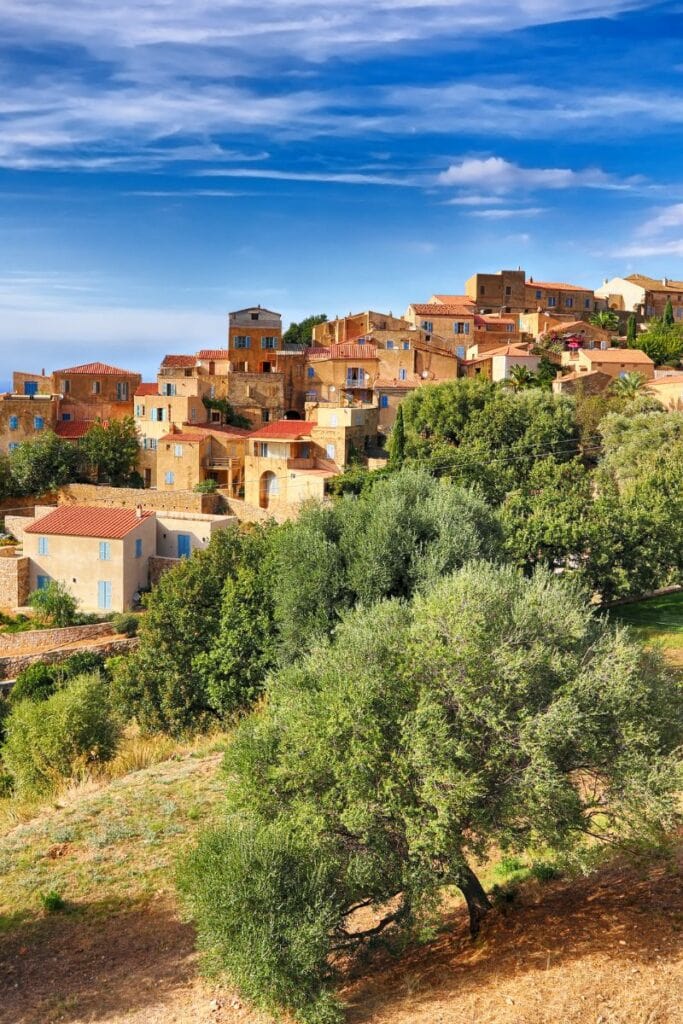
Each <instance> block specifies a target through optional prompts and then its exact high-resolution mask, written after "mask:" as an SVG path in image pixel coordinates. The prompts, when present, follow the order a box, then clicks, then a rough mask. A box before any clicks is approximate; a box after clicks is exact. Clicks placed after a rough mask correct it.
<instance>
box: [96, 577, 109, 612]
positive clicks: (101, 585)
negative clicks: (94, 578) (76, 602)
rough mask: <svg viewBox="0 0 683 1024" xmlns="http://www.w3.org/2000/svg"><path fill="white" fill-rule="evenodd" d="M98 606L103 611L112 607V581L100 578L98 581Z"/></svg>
mask: <svg viewBox="0 0 683 1024" xmlns="http://www.w3.org/2000/svg"><path fill="white" fill-rule="evenodd" d="M97 607H98V608H100V609H101V610H102V611H105V612H106V611H107V610H108V609H109V608H111V582H110V581H109V580H99V581H98V583H97Z"/></svg>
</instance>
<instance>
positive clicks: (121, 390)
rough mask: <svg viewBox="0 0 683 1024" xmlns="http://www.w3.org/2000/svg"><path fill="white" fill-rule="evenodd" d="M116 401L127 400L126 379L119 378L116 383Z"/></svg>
mask: <svg viewBox="0 0 683 1024" xmlns="http://www.w3.org/2000/svg"><path fill="white" fill-rule="evenodd" d="M116 401H117V402H127V401H128V381H125V380H120V381H119V382H118V384H117V385H116Z"/></svg>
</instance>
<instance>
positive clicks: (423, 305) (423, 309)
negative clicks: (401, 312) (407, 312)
mask: <svg viewBox="0 0 683 1024" xmlns="http://www.w3.org/2000/svg"><path fill="white" fill-rule="evenodd" d="M410 308H411V309H412V310H414V312H415V313H418V314H419V315H420V316H430V315H431V316H474V305H473V304H472V303H470V304H469V305H465V304H464V303H460V302H457V303H445V302H444V303H441V302H413V303H411V307H410Z"/></svg>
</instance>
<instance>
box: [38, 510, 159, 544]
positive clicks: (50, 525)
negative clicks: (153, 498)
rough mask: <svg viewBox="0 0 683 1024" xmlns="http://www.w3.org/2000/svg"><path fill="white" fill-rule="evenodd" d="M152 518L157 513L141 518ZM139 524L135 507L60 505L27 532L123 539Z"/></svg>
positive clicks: (148, 513)
mask: <svg viewBox="0 0 683 1024" xmlns="http://www.w3.org/2000/svg"><path fill="white" fill-rule="evenodd" d="M153 515H154V512H143V513H142V519H143V520H144V519H148V518H149V517H150V516H153ZM139 525H140V519H139V517H138V514H137V512H136V510H135V509H134V508H94V507H93V506H90V505H60V506H59V507H58V508H56V509H55V510H54V512H48V514H47V515H46V516H43V518H42V519H39V520H38V521H37V522H35V523H33V524H32V525H31V526H27V527H26V529H25V531H24V532H25V533H40V534H53V535H55V534H56V535H61V536H63V537H102V538H105V539H107V540H121V538H122V537H125V536H126V535H127V534H129V533H130V532H131V530H134V529H135V528H136V527H137V526H139Z"/></svg>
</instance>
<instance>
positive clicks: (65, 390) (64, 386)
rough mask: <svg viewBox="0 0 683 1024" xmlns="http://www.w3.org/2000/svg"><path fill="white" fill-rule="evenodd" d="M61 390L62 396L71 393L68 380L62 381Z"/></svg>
mask: <svg viewBox="0 0 683 1024" xmlns="http://www.w3.org/2000/svg"><path fill="white" fill-rule="evenodd" d="M61 388H62V394H64V395H68V394H69V392H70V391H71V381H70V380H63V381H62V384H61Z"/></svg>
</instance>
